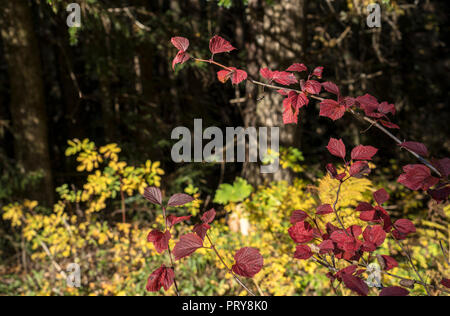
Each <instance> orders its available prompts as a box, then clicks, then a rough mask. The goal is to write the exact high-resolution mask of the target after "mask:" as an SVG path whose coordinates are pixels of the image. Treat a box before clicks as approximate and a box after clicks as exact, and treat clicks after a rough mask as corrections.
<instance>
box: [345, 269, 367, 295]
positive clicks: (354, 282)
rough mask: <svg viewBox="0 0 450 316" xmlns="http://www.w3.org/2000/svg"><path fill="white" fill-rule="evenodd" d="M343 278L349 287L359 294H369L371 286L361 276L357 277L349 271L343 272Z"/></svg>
mask: <svg viewBox="0 0 450 316" xmlns="http://www.w3.org/2000/svg"><path fill="white" fill-rule="evenodd" d="M342 280H343V281H344V284H345V286H346V287H347V288H349V289H350V290H352V291H354V292H356V293H358V294H359V295H361V296H367V294H369V287H368V286H367V284H366V283H365V282H364V281H363V280H361V279H360V278H357V277H355V276H353V275H351V274H348V273H343V274H342Z"/></svg>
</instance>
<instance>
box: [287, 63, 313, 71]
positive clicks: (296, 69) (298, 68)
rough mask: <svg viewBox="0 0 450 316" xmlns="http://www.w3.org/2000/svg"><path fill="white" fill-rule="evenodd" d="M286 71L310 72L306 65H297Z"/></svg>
mask: <svg viewBox="0 0 450 316" xmlns="http://www.w3.org/2000/svg"><path fill="white" fill-rule="evenodd" d="M286 71H293V72H304V71H308V68H307V67H306V66H305V65H304V64H299V63H295V64H292V65H291V66H289V68H288V69H286Z"/></svg>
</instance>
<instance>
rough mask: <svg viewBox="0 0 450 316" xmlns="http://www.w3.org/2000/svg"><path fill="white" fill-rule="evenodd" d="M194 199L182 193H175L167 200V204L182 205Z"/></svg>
mask: <svg viewBox="0 0 450 316" xmlns="http://www.w3.org/2000/svg"><path fill="white" fill-rule="evenodd" d="M194 200H195V199H194V198H193V197H192V196H190V195H187V194H184V193H177V194H174V195H172V196H171V197H170V199H169V202H167V206H183V205H185V204H188V203H191V202H192V201H194Z"/></svg>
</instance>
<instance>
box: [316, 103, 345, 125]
mask: <svg viewBox="0 0 450 316" xmlns="http://www.w3.org/2000/svg"><path fill="white" fill-rule="evenodd" d="M345 111H346V108H345V106H344V105H341V104H340V103H338V102H336V101H334V100H331V99H327V100H323V101H322V102H321V103H320V114H319V115H320V116H325V117H329V118H330V119H332V120H333V121H336V120H338V119H340V118H341V117H343V116H344V114H345Z"/></svg>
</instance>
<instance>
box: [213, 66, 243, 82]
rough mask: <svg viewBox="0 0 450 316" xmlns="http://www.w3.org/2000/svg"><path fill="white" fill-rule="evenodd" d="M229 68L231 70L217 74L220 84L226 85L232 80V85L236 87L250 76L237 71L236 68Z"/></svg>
mask: <svg viewBox="0 0 450 316" xmlns="http://www.w3.org/2000/svg"><path fill="white" fill-rule="evenodd" d="M229 68H230V70H220V71H219V72H218V73H217V78H218V79H219V81H220V82H222V83H225V82H227V81H228V79H230V78H231V83H232V84H235V85H236V84H240V83H241V82H242V81H244V80H246V79H247V77H248V75H247V73H246V72H245V71H244V70H240V69H236V68H234V67H229Z"/></svg>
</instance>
